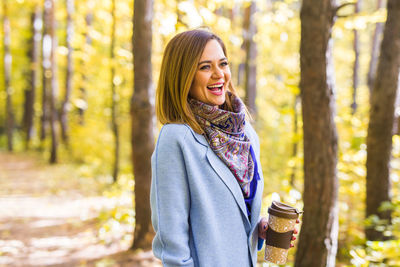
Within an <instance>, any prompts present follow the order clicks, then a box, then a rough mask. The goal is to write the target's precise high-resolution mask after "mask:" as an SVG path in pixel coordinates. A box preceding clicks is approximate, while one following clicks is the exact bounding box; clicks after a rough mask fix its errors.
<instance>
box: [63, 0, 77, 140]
mask: <svg viewBox="0 0 400 267" xmlns="http://www.w3.org/2000/svg"><path fill="white" fill-rule="evenodd" d="M66 6H67V42H66V43H67V50H68V53H67V75H66V79H65V98H64V101H63V103H62V105H61V112H60V122H61V136H62V139H63V141H64V143H66V144H68V141H69V133H68V132H69V130H68V129H69V127H68V112H69V109H70V108H69V106H70V97H71V92H72V75H73V71H74V69H73V68H74V63H73V58H72V53H73V48H72V38H73V35H74V24H73V20H72V14H73V13H74V0H66Z"/></svg>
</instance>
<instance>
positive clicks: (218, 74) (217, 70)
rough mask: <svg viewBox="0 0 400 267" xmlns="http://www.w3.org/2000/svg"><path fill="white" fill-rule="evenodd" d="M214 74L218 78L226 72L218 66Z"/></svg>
mask: <svg viewBox="0 0 400 267" xmlns="http://www.w3.org/2000/svg"><path fill="white" fill-rule="evenodd" d="M213 75H214V78H217V79H218V78H222V77H224V72H223V71H222V69H220V68H218V67H217V68H215V69H214V72H213Z"/></svg>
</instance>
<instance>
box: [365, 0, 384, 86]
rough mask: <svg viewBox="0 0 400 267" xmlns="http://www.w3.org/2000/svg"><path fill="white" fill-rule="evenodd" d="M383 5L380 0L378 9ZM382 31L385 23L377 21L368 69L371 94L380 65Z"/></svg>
mask: <svg viewBox="0 0 400 267" xmlns="http://www.w3.org/2000/svg"><path fill="white" fill-rule="evenodd" d="M383 7H384V3H383V0H378V3H377V9H380V8H383ZM382 32H383V23H382V22H379V23H376V26H375V31H374V34H373V36H372V48H371V59H370V62H369V69H368V76H367V83H368V88H369V92H370V94H371V92H372V89H373V87H374V80H375V75H376V66H377V65H378V64H377V62H378V56H379V47H380V44H381V36H382Z"/></svg>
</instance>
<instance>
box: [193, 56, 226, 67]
mask: <svg viewBox="0 0 400 267" xmlns="http://www.w3.org/2000/svg"><path fill="white" fill-rule="evenodd" d="M223 60H227V58H226V57H223V58H221V59H220V60H219V61H223ZM211 62H212V61H211V60H203V61H200V62H199V64H198V65H201V64H204V63H211Z"/></svg>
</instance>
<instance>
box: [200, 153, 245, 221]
mask: <svg viewBox="0 0 400 267" xmlns="http://www.w3.org/2000/svg"><path fill="white" fill-rule="evenodd" d="M207 159H208V161H209V163H210V165H211V166H212V168H213V169H214V170H215V172H216V173H217V174H218V176H219V178H220V179H221V180H222V181H223V182H224V184H225V185H226V186H227V187H228V189H229V190H230V191H231V193H232V195H233V196H234V198H235V200H236V203H237V204H238V206H239V207H240V210H241V211H242V213H243V215H244V217H245V218H246V221H247V222H248V223H249V224H250V222H249V219H248V216H247V210H246V205H245V203H244V198H243V193H242V190H241V189H240V186H239V184H238V182H237V181H236V178H235V177H234V176H233V174H232V172H231V171H230V170H229V168H228V167H227V166H226V165H225V163H224V162H222V160H220V158H218V156H217V155H216V154H215V153H214V151H212V149H211V148H210V147H207Z"/></svg>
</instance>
